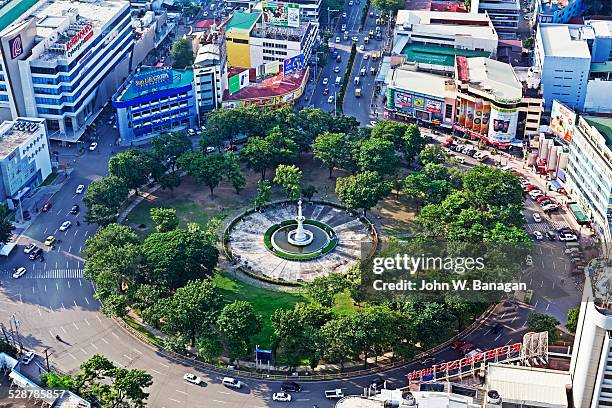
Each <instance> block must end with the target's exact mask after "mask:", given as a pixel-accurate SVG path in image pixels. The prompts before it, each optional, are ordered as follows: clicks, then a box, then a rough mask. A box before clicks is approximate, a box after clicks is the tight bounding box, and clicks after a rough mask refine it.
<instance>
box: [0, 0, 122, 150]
mask: <svg viewBox="0 0 612 408" xmlns="http://www.w3.org/2000/svg"><path fill="white" fill-rule="evenodd" d="M23 1H25V0H23ZM23 1H22V2H23ZM33 3H35V4H32V5H31V6H30V8H29V9H27V11H26V10H21V13H20V14H18V13H17V12H15V15H14V16H12V17H11V18H10V19H9V20H10V21H9V22H7V21H6V20H5V24H6V26H5V27H0V28H2V31H1V32H0V51H1V52H0V54H1V55H0V60H1V63H2V72H0V74H1V76H0V118H10V117H17V116H28V117H39V118H45V119H46V120H47V129H48V132H49V138H51V139H56V140H62V141H76V140H78V139H79V138H80V137H81V136H82V135H83V133H84V132H85V129H86V127H87V125H88V124H90V123H91V122H92V121H93V120H94V118H95V116H96V113H97V112H98V111H99V110H101V108H102V107H103V106H104V104H106V103H107V102H108V100H109V99H110V97H111V96H112V95H113V93H114V92H115V90H116V89H117V88H118V87H119V85H120V84H121V83H122V82H123V80H124V79H125V78H126V77H127V76H128V74H129V71H130V56H131V51H132V47H133V44H134V39H133V34H132V20H131V16H130V3H129V2H128V1H123V0H93V1H84V0H83V1H79V0H76V1H69V0H55V1H52V0H44V1H39V2H33Z"/></svg>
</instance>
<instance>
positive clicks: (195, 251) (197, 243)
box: [142, 229, 219, 289]
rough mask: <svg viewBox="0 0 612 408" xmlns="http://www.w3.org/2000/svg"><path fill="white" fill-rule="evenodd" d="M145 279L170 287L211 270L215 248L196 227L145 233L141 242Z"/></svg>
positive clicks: (210, 272)
mask: <svg viewBox="0 0 612 408" xmlns="http://www.w3.org/2000/svg"><path fill="white" fill-rule="evenodd" d="M142 256H143V257H144V263H145V268H144V270H145V271H146V276H147V279H148V282H150V283H155V284H162V285H164V286H166V287H168V288H170V289H176V288H180V287H182V286H184V285H185V283H186V282H188V281H190V280H194V279H201V278H204V277H206V276H210V275H212V274H213V273H214V269H215V267H216V266H217V259H218V256H219V251H218V250H217V248H215V247H214V246H213V245H210V244H208V243H206V235H205V233H204V232H202V231H199V230H195V231H193V230H185V229H176V230H173V231H168V232H156V233H153V234H151V235H149V236H148V237H147V238H146V239H145V240H144V242H143V244H142Z"/></svg>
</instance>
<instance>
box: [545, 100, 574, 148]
mask: <svg viewBox="0 0 612 408" xmlns="http://www.w3.org/2000/svg"><path fill="white" fill-rule="evenodd" d="M575 125H576V112H574V111H573V110H571V109H569V108H568V107H566V106H565V105H563V104H562V103H560V102H559V101H557V100H556V99H555V100H553V103H552V111H551V112H550V130H551V132H553V133H554V135H555V136H557V137H560V138H562V139H563V140H565V141H566V142H568V143H570V142H571V141H572V138H573V137H574V126H575Z"/></svg>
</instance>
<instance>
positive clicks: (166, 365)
mask: <svg viewBox="0 0 612 408" xmlns="http://www.w3.org/2000/svg"><path fill="white" fill-rule="evenodd" d="M159 365H161V366H164V367H166V368H170V366H169V365H168V364H164V363H161V362H160V363H159Z"/></svg>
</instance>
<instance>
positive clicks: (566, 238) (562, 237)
mask: <svg viewBox="0 0 612 408" xmlns="http://www.w3.org/2000/svg"><path fill="white" fill-rule="evenodd" d="M559 241H561V242H575V241H578V237H577V236H575V235H574V234H559Z"/></svg>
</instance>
